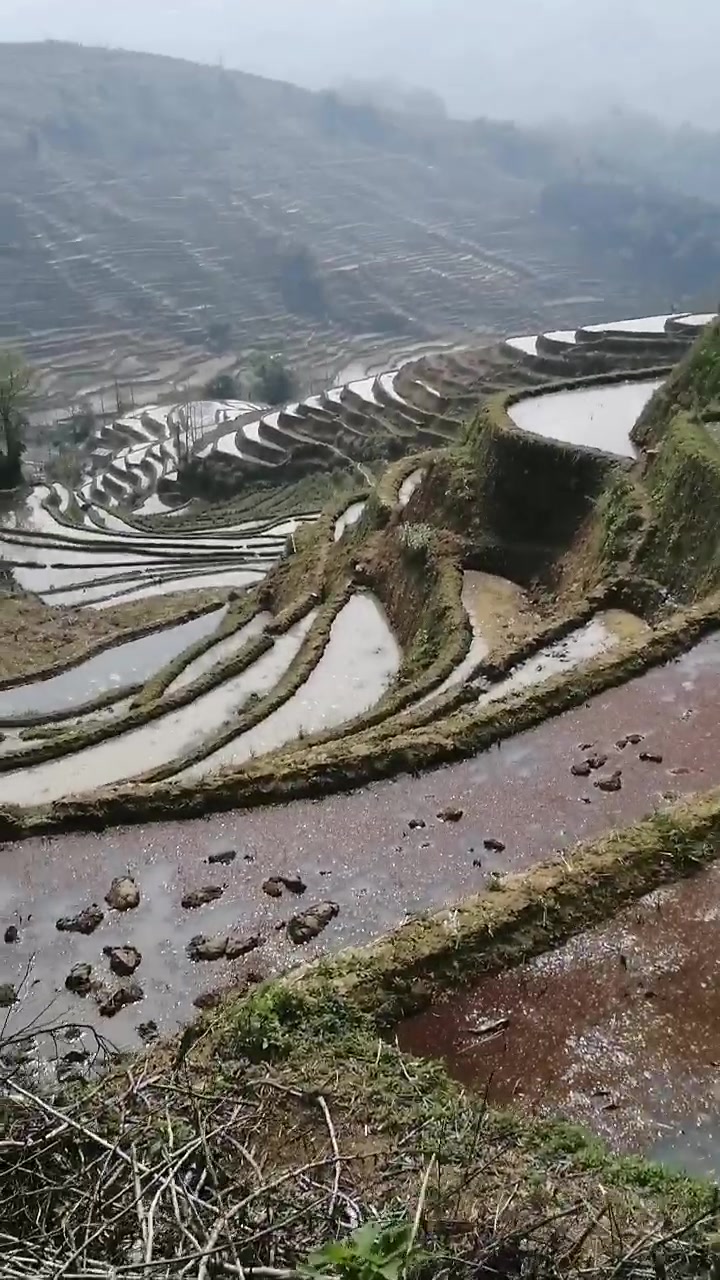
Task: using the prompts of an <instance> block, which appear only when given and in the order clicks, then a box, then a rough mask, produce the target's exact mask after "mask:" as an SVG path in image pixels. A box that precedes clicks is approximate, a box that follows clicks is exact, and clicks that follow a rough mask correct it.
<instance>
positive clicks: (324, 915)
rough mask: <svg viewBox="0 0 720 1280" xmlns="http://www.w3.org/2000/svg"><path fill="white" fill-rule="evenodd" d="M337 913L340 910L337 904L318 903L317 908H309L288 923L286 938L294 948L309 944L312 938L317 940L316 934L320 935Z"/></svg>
mask: <svg viewBox="0 0 720 1280" xmlns="http://www.w3.org/2000/svg"><path fill="white" fill-rule="evenodd" d="M339 913H340V908H339V906H338V904H337V902H319V903H318V904H317V906H314V907H309V908H308V910H307V911H302V912H300V914H299V915H296V916H293V917H292V920H289V921H288V926H287V935H288V938H289V939H290V941H291V942H294V943H295V944H296V946H301V945H302V944H303V943H305V942H310V941H311V940H312V939H313V938H317V936H318V934H319V933H322V931H323V929H326V928H327V926H328V925H329V924H330V921H331V920H334V919H335V917H336V916H337V915H339Z"/></svg>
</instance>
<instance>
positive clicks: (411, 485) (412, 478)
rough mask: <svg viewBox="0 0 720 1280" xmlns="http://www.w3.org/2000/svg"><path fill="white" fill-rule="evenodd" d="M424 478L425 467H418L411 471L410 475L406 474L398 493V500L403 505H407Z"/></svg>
mask: <svg viewBox="0 0 720 1280" xmlns="http://www.w3.org/2000/svg"><path fill="white" fill-rule="evenodd" d="M424 478H425V468H424V467H418V468H417V470H416V471H411V472H410V475H409V476H406V478H405V479H404V480H403V482H402V484H401V485H400V492H399V494H398V502H399V504H400V506H401V507H406V506H407V504H408V502H409V501H410V499H411V498H412V496H413V494H414V492H415V490H416V489H417V488H418V487H419V486H420V485H421V484H422V482H423V480H424Z"/></svg>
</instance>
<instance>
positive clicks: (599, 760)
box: [585, 754, 607, 769]
mask: <svg viewBox="0 0 720 1280" xmlns="http://www.w3.org/2000/svg"><path fill="white" fill-rule="evenodd" d="M585 763H586V764H588V765H589V766H590V768H591V769H602V768H603V766H604V765H606V764H607V756H605V755H602V754H600V755H594V756H588V758H587V760H586V762H585Z"/></svg>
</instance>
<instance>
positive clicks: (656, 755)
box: [639, 751, 663, 764]
mask: <svg viewBox="0 0 720 1280" xmlns="http://www.w3.org/2000/svg"><path fill="white" fill-rule="evenodd" d="M639 759H640V760H644V761H645V764H662V762H663V758H662V756H661V755H660V752H659V751H641V752H640V756H639Z"/></svg>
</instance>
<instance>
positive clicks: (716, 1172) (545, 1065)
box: [398, 866, 720, 1178]
mask: <svg viewBox="0 0 720 1280" xmlns="http://www.w3.org/2000/svg"><path fill="white" fill-rule="evenodd" d="M719 926H720V868H718V867H717V866H714V867H712V868H711V869H710V870H708V871H705V872H702V873H701V874H699V875H697V876H696V877H694V878H693V879H692V880H687V881H684V882H681V883H679V884H676V885H673V886H672V887H670V888H665V889H662V890H660V891H657V892H654V893H652V894H649V895H648V896H647V897H646V898H643V899H642V900H641V901H639V902H637V903H635V904H634V905H633V906H631V907H629V908H627V909H626V910H624V911H622V912H621V913H619V914H618V915H617V916H616V917H615V918H614V919H613V920H612V921H611V922H610V923H609V924H606V925H604V926H603V927H602V928H598V929H594V930H592V931H589V932H587V933H584V934H582V935H580V936H579V937H577V938H574V939H572V941H570V942H569V943H568V944H567V945H566V946H564V947H561V948H560V949H559V950H558V951H554V952H549V953H547V954H545V955H542V956H539V957H538V958H537V959H535V960H532V961H531V962H529V963H527V964H524V965H520V966H518V967H517V968H514V969H509V970H506V971H504V972H501V973H498V974H494V975H490V976H488V977H485V978H483V979H482V980H481V981H479V982H478V983H477V984H476V985H474V986H473V988H472V989H471V990H469V991H467V992H462V993H461V994H459V995H455V996H454V997H451V998H449V999H448V1000H447V1001H446V1002H443V1003H440V1004H438V1005H436V1006H435V1007H433V1008H432V1009H430V1010H428V1011H427V1012H426V1013H423V1014H421V1015H419V1016H418V1017H416V1018H412V1019H409V1020H408V1021H407V1022H406V1023H404V1024H403V1025H402V1026H401V1027H400V1028H399V1029H398V1036H399V1040H400V1044H401V1045H402V1047H403V1048H404V1049H406V1050H408V1051H410V1052H411V1053H414V1054H416V1055H418V1056H422V1057H438V1058H441V1059H442V1060H443V1061H444V1062H445V1064H446V1065H447V1067H448V1069H449V1071H450V1073H451V1074H452V1075H453V1076H454V1077H455V1078H456V1079H458V1080H459V1081H461V1082H462V1083H463V1084H465V1085H468V1086H469V1087H471V1088H473V1089H476V1090H479V1091H481V1092H483V1093H484V1092H485V1090H486V1089H489V1101H490V1102H491V1103H492V1104H495V1105H510V1106H514V1107H519V1108H521V1109H522V1110H523V1111H525V1112H530V1113H532V1114H535V1115H541V1116H558V1115H560V1116H562V1117H564V1118H565V1119H567V1120H569V1121H571V1122H573V1123H576V1124H581V1125H583V1126H584V1127H587V1128H589V1129H592V1130H594V1131H595V1132H597V1133H599V1134H601V1135H602V1137H604V1138H605V1139H606V1140H607V1141H608V1142H609V1143H610V1144H611V1145H612V1146H613V1147H614V1148H615V1149H616V1150H620V1151H631V1150H638V1149H640V1150H643V1151H644V1152H645V1153H646V1154H648V1155H650V1156H652V1157H653V1158H655V1159H660V1160H663V1161H664V1162H667V1163H670V1164H673V1165H676V1166H681V1167H684V1168H686V1169H688V1170H689V1171H690V1172H693V1173H695V1174H702V1175H705V1176H710V1177H712V1178H717V1177H719V1176H720V1075H719V1068H718V1063H719V1062H720V927H719ZM505 1019H507V1023H506V1024H505V1025H502V1026H500V1029H499V1030H498V1031H497V1032H495V1033H492V1032H491V1033H490V1034H482V1028H483V1026H485V1025H488V1024H493V1023H495V1024H498V1021H499V1020H502V1021H503V1023H504V1020H505ZM478 1028H480V1029H481V1031H480V1033H479V1032H478Z"/></svg>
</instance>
